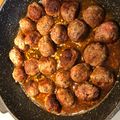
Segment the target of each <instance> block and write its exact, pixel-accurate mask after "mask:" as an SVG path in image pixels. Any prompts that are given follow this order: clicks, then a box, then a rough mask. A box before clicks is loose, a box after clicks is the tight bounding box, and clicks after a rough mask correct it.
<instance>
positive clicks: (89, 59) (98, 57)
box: [83, 43, 107, 66]
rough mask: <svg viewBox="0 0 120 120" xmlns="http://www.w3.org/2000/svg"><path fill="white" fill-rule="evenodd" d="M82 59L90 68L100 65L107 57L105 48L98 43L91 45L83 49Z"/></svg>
mask: <svg viewBox="0 0 120 120" xmlns="http://www.w3.org/2000/svg"><path fill="white" fill-rule="evenodd" d="M83 57H84V60H85V62H86V63H88V64H90V65H91V66H98V65H101V64H102V63H103V62H104V61H105V59H106V57H107V54H106V47H105V46H104V45H102V44H100V43H91V44H89V45H88V46H87V47H86V48H85V50H84V54H83Z"/></svg>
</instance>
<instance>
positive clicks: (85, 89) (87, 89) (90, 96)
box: [75, 83, 99, 101]
mask: <svg viewBox="0 0 120 120" xmlns="http://www.w3.org/2000/svg"><path fill="white" fill-rule="evenodd" d="M75 95H76V96H77V98H78V99H79V100H83V101H91V100H95V99H96V98H98V96H99V89H98V88H97V87H95V86H93V85H91V84H89V83H83V84H81V85H78V87H77V88H76V90H75Z"/></svg>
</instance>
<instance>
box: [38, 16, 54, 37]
mask: <svg viewBox="0 0 120 120" xmlns="http://www.w3.org/2000/svg"><path fill="white" fill-rule="evenodd" d="M53 24H54V19H53V18H52V17H50V16H44V17H42V18H41V19H40V20H39V21H38V23H37V30H38V31H39V32H40V34H41V35H47V34H48V33H49V32H50V29H51V27H52V26H53Z"/></svg>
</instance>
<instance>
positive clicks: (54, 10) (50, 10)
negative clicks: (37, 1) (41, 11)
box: [45, 0, 60, 17]
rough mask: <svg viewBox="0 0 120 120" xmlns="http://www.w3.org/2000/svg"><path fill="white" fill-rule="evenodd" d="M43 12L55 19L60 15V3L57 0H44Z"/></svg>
mask: <svg viewBox="0 0 120 120" xmlns="http://www.w3.org/2000/svg"><path fill="white" fill-rule="evenodd" d="M45 11H46V13H47V14H48V15H50V16H54V17H57V16H58V15H59V13H60V2H59V0H50V1H49V0H46V2H45Z"/></svg>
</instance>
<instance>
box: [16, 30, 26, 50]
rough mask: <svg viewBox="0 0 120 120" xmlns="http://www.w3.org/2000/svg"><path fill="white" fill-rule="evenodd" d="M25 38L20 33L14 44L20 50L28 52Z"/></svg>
mask: <svg viewBox="0 0 120 120" xmlns="http://www.w3.org/2000/svg"><path fill="white" fill-rule="evenodd" d="M24 38H25V36H24V35H23V33H22V32H21V31H19V32H18V34H17V37H16V38H15V40H14V44H15V45H16V46H17V47H18V48H19V49H20V50H23V51H24V50H26V45H25V41H24Z"/></svg>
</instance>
